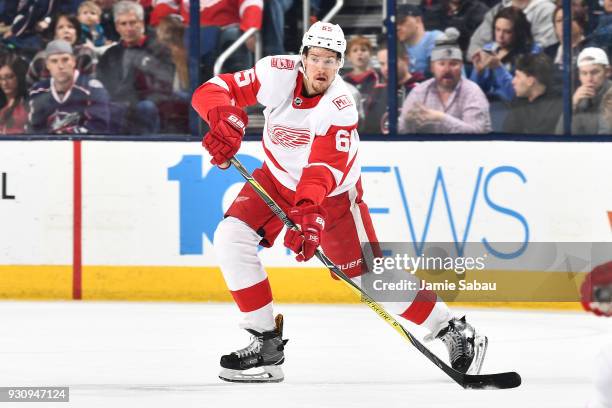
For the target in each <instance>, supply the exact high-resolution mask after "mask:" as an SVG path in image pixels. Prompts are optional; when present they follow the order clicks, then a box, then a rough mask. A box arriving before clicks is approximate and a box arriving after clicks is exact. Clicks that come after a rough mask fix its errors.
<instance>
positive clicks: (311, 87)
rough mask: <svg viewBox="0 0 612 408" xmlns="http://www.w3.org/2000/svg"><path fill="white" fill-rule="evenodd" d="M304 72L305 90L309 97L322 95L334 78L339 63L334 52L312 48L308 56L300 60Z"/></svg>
mask: <svg viewBox="0 0 612 408" xmlns="http://www.w3.org/2000/svg"><path fill="white" fill-rule="evenodd" d="M302 63H303V64H304V70H305V71H306V77H307V79H306V82H305V85H306V90H307V91H308V93H309V94H311V95H318V94H322V93H323V92H325V91H327V88H329V86H330V85H331V83H332V82H333V80H334V78H335V77H336V71H337V70H338V67H339V66H340V61H339V60H338V57H337V55H336V53H335V52H334V51H331V50H328V49H325V48H317V47H313V48H311V49H310V50H308V55H307V56H306V57H304V58H302Z"/></svg>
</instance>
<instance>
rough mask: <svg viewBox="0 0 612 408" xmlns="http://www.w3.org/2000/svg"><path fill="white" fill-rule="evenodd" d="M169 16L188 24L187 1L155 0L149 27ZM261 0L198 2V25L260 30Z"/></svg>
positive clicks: (201, 0)
mask: <svg viewBox="0 0 612 408" xmlns="http://www.w3.org/2000/svg"><path fill="white" fill-rule="evenodd" d="M169 14H180V15H181V16H182V17H183V20H184V22H185V25H188V24H189V0H155V1H154V2H153V12H152V13H151V21H150V23H151V25H153V26H156V25H157V24H158V23H159V21H160V20H161V19H162V18H164V17H166V16H167V15H169ZM262 16H263V0H200V25H202V26H226V25H229V24H240V29H241V30H242V31H246V30H248V29H249V28H253V27H254V28H257V29H260V28H261V20H262Z"/></svg>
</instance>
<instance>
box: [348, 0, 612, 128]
mask: <svg viewBox="0 0 612 408" xmlns="http://www.w3.org/2000/svg"><path fill="white" fill-rule="evenodd" d="M396 22H397V25H396V29H397V39H398V42H399V46H398V51H397V73H398V74H397V76H398V104H399V112H398V130H399V133H400V134H401V133H407V134H410V133H419V134H422V133H436V134H447V133H488V132H499V133H518V134H547V135H548V134H563V131H564V128H563V125H564V121H563V72H564V70H565V69H566V68H567V69H570V70H571V72H572V77H573V80H572V89H571V94H572V127H571V133H572V134H576V135H597V134H606V135H610V126H609V125H610V122H609V118H610V114H609V113H608V111H607V110H606V109H610V108H609V107H607V106H608V105H606V103H608V104H610V100H612V96H609V95H610V93H611V92H612V91H610V77H611V68H610V63H609V57H610V51H611V47H612V0H602V1H601V8H600V9H592V10H589V8H588V6H587V5H586V3H585V2H584V1H583V0H573V1H572V16H571V36H570V37H571V51H572V55H571V58H570V60H571V66H570V67H566V66H565V65H564V59H563V45H562V43H563V8H562V6H561V4H560V3H559V4H555V3H554V2H553V1H551V0H501V1H500V0H490V1H482V0H422V1H421V4H420V5H415V4H412V3H404V4H400V5H399V6H398V7H397V19H396ZM378 48H379V51H378V53H377V52H376V51H375V50H374V49H373V46H372V44H370V42H369V40H368V39H367V38H366V37H363V36H357V37H355V38H352V39H351V41H350V42H349V47H348V49H347V59H348V60H349V61H351V62H353V58H355V59H356V60H357V59H358V61H356V62H353V65H355V66H356V68H354V71H349V72H347V73H345V74H344V78H345V80H347V81H348V82H350V83H351V84H353V85H355V86H357V87H358V89H359V90H360V92H361V94H360V96H361V104H362V105H363V106H364V116H365V117H366V118H367V120H366V121H364V123H362V124H361V126H360V130H361V132H362V133H382V134H386V133H388V128H389V126H388V112H387V111H386V110H384V109H383V110H382V111H381V109H380V106H379V105H377V102H380V101H384V103H386V95H385V96H383V95H382V94H381V93H380V90H381V89H385V94H386V85H385V83H386V74H385V72H384V71H385V70H386V69H387V57H386V44H384V40H379V41H378ZM366 51H367V52H366ZM352 53H355V54H354V55H355V56H354V57H352ZM364 55H365V56H369V57H372V56H375V55H377V56H378V61H376V59H375V58H370V61H369V63H366V62H365V59H364V57H363V56H364ZM374 65H379V68H375V67H374ZM405 67H408V70H407V71H408V73H409V75H406V69H405ZM362 82H363V84H362ZM407 84H409V86H406V85H407ZM606 101H607V102H606Z"/></svg>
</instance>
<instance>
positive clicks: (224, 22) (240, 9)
mask: <svg viewBox="0 0 612 408" xmlns="http://www.w3.org/2000/svg"><path fill="white" fill-rule="evenodd" d="M172 13H178V14H180V15H181V16H183V20H184V22H185V25H189V2H185V1H180V0H156V1H155V5H154V7H153V12H152V13H151V25H153V26H155V25H157V24H158V23H159V21H160V20H161V19H162V18H163V17H165V16H167V15H168V14H172ZM262 16H263V0H218V1H213V2H200V27H201V28H200V55H201V57H202V80H204V81H206V80H207V79H209V78H211V77H212V74H213V66H214V64H215V61H216V59H217V57H218V56H219V55H220V54H221V53H222V52H223V51H224V50H225V49H226V48H227V47H229V46H230V45H231V44H232V43H234V42H235V41H236V40H237V39H238V38H239V37H240V36H241V35H242V34H243V33H244V32H245V31H247V30H249V29H250V28H256V29H261V21H262ZM255 42H256V38H255V36H251V37H250V38H249V39H248V40H247V41H246V43H245V44H244V45H243V46H241V47H240V48H238V50H236V52H234V54H232V55H231V57H230V58H228V59H227V61H226V62H225V64H224V65H223V72H234V71H240V70H242V69H246V68H248V67H250V66H251V65H252V61H251V59H252V56H251V54H250V52H253V51H254V50H255Z"/></svg>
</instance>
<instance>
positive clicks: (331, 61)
mask: <svg viewBox="0 0 612 408" xmlns="http://www.w3.org/2000/svg"><path fill="white" fill-rule="evenodd" d="M306 61H308V62H309V63H310V64H313V65H322V66H323V68H335V67H336V66H338V59H337V58H334V57H319V56H317V55H309V56H308V57H306Z"/></svg>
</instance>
